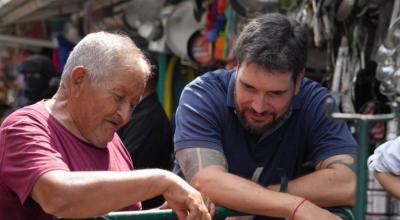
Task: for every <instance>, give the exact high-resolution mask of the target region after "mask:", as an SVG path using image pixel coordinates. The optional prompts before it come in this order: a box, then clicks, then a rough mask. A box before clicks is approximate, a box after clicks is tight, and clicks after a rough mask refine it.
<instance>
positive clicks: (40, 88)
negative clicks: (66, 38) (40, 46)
mask: <svg viewBox="0 0 400 220" xmlns="http://www.w3.org/2000/svg"><path fill="white" fill-rule="evenodd" d="M17 72H18V74H19V76H17V77H19V78H20V79H19V81H20V83H19V84H21V86H20V87H21V91H20V94H19V95H18V97H17V107H23V106H26V105H31V104H33V103H36V102H38V101H40V100H42V99H48V98H51V97H52V96H53V95H54V94H55V93H56V91H57V89H58V84H59V76H58V75H57V73H56V71H55V68H54V65H53V63H52V61H51V59H50V58H48V57H46V56H44V55H41V54H35V55H32V56H30V57H28V58H27V59H26V60H25V61H23V62H22V63H21V64H20V65H19V66H18V67H17Z"/></svg>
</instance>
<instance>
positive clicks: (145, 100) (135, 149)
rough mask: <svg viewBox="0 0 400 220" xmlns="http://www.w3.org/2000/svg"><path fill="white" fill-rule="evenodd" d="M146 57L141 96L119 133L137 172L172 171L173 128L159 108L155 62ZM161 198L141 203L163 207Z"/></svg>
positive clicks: (150, 206) (145, 206)
mask: <svg viewBox="0 0 400 220" xmlns="http://www.w3.org/2000/svg"><path fill="white" fill-rule="evenodd" d="M147 58H148V59H149V61H150V64H151V66H152V71H151V72H152V74H151V75H150V76H149V79H148V81H147V84H146V87H145V88H144V94H143V97H142V100H141V101H140V103H139V104H138V105H137V106H136V108H135V110H134V111H133V113H132V118H131V120H130V121H129V122H128V123H127V124H126V125H125V126H124V127H122V128H121V129H120V130H119V131H118V135H119V136H120V138H121V140H122V142H123V143H124V145H125V147H126V148H127V149H128V152H129V154H130V156H131V158H132V160H133V164H134V166H135V168H136V169H143V168H161V169H165V170H171V168H172V156H173V149H174V147H173V141H172V129H171V124H170V121H169V119H168V117H167V115H166V114H165V112H164V109H163V107H162V106H161V104H160V102H159V100H158V96H157V93H156V89H157V82H158V69H157V62H156V60H155V59H154V58H153V57H152V56H151V55H148V56H147ZM163 202H164V199H163V197H162V196H158V197H156V198H153V199H151V200H148V201H143V202H142V206H143V208H144V209H149V208H154V207H157V206H160V205H162V203H163Z"/></svg>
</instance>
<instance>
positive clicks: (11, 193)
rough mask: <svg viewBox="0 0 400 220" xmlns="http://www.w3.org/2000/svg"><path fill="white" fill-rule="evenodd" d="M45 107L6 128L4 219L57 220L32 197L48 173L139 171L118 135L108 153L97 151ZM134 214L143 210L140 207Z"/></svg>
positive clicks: (2, 145)
mask: <svg viewBox="0 0 400 220" xmlns="http://www.w3.org/2000/svg"><path fill="white" fill-rule="evenodd" d="M44 102H45V101H41V102H38V103H36V104H34V105H31V106H27V107H25V108H22V109H19V110H17V111H16V112H14V113H13V114H11V115H10V116H9V117H7V118H6V119H5V121H4V122H3V123H2V125H1V127H0V219H13V220H23V219H24V220H25V219H30V220H31V219H40V220H42V219H52V216H49V215H47V214H45V213H44V212H43V210H42V209H41V207H40V206H39V205H38V204H37V203H36V202H35V201H34V200H33V199H32V198H31V197H30V194H31V191H32V188H33V185H34V184H35V182H36V181H37V180H38V178H39V177H40V176H41V175H42V174H44V173H46V172H48V171H51V170H66V171H95V170H96V171H106V170H110V171H129V170H132V169H133V165H132V161H131V159H130V156H129V154H128V152H127V151H126V149H125V147H124V146H123V144H122V142H121V140H120V138H119V137H118V135H117V134H115V135H114V138H113V140H112V141H111V142H109V143H108V145H107V148H105V149H99V148H96V147H94V146H92V145H90V144H87V143H85V142H83V141H81V140H80V139H78V138H76V137H75V136H74V135H72V134H71V133H70V132H69V131H68V130H66V129H65V128H64V127H63V126H62V125H61V124H60V123H59V122H58V121H57V120H56V119H55V118H54V117H52V116H51V115H50V114H49V113H48V111H47V110H46V109H45V107H44ZM93 202H95V201H93ZM128 209H129V210H137V209H140V203H138V204H135V205H134V206H132V207H129V208H128Z"/></svg>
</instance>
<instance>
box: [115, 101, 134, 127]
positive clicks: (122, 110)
mask: <svg viewBox="0 0 400 220" xmlns="http://www.w3.org/2000/svg"><path fill="white" fill-rule="evenodd" d="M118 114H119V115H120V116H121V119H122V123H123V124H126V123H127V122H128V121H129V120H130V119H131V116H132V109H131V107H130V104H129V102H122V103H121V105H120V106H119V110H118Z"/></svg>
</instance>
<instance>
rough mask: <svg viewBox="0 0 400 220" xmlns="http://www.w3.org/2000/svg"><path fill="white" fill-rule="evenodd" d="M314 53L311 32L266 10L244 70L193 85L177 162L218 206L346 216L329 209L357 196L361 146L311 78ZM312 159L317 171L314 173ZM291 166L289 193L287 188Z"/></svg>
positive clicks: (256, 24)
mask: <svg viewBox="0 0 400 220" xmlns="http://www.w3.org/2000/svg"><path fill="white" fill-rule="evenodd" d="M306 58H307V37H306V32H305V30H304V29H303V28H302V27H301V26H300V25H299V24H298V23H297V22H295V21H291V20H289V19H288V18H287V17H285V16H284V15H281V14H277V13H273V14H267V15H264V16H262V17H258V18H256V19H254V20H252V21H251V22H249V23H248V24H247V25H246V26H245V27H244V30H243V31H242V33H241V34H240V35H239V37H238V40H237V44H236V59H237V63H238V66H237V68H236V69H235V70H232V71H226V70H217V71H214V72H209V73H206V74H204V75H202V76H200V77H198V78H197V79H196V80H194V81H193V82H192V83H190V84H189V85H187V86H186V88H185V89H184V91H183V93H182V96H181V99H180V104H179V107H178V109H177V112H176V131H175V137H174V142H175V152H176V158H177V161H178V162H179V167H176V170H177V169H178V170H179V169H181V171H183V174H184V176H185V178H186V180H187V181H189V182H190V183H191V184H192V185H193V186H195V187H196V188H197V189H198V190H200V191H201V192H202V193H203V195H204V196H205V197H208V198H210V199H211V200H212V201H213V202H214V203H216V204H217V205H220V206H224V207H227V208H230V209H234V210H237V211H240V212H245V213H252V214H254V215H257V216H256V219H272V217H280V218H282V217H283V218H290V219H295V218H296V220H305V219H310V220H311V219H312V220H315V219H324V220H326V219H339V218H338V217H336V216H335V215H333V214H331V213H329V212H328V211H326V210H325V209H322V208H320V207H330V206H339V205H353V204H354V200H355V197H354V196H355V174H354V169H353V168H354V155H355V154H356V146H357V145H356V142H355V141H354V139H353V137H352V135H351V133H350V132H349V130H348V128H347V126H346V124H345V123H344V122H334V121H331V120H330V119H329V118H328V116H327V115H326V113H325V111H324V104H325V101H326V99H327V98H331V97H332V96H331V95H330V94H329V91H328V90H327V89H326V88H324V87H322V86H320V85H319V84H318V83H316V82H314V81H312V80H310V79H307V78H304V71H305V63H306ZM335 108H336V109H337V107H335ZM304 164H311V165H312V166H313V167H312V168H313V169H314V170H313V172H311V173H308V174H306V175H305V174H304V172H303V170H304V169H302V167H303V165H304ZM282 173H283V174H284V175H287V177H288V179H289V183H288V193H281V192H278V191H279V183H280V175H281V174H282ZM255 182H256V183H255ZM257 183H258V184H257ZM266 216H270V217H266Z"/></svg>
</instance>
